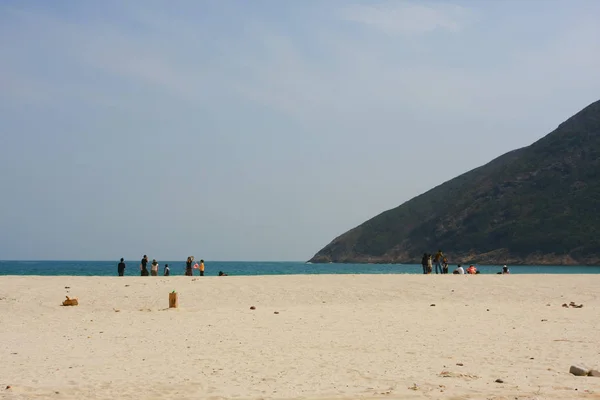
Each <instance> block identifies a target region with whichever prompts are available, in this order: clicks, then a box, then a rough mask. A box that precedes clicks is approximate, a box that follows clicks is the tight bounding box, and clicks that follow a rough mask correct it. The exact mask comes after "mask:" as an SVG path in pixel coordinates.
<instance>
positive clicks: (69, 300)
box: [62, 296, 79, 306]
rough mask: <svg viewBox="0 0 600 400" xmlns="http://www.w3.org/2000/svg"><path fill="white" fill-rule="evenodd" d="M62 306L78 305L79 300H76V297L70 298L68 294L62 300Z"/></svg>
mask: <svg viewBox="0 0 600 400" xmlns="http://www.w3.org/2000/svg"><path fill="white" fill-rule="evenodd" d="M62 305H63V306H76V305H79V302H78V301H77V299H76V298H75V299H72V298H70V297H69V296H67V299H66V300H65V301H63V303H62Z"/></svg>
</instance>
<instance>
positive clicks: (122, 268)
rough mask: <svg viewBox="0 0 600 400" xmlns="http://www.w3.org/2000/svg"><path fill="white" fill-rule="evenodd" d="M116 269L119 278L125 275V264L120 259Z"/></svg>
mask: <svg viewBox="0 0 600 400" xmlns="http://www.w3.org/2000/svg"><path fill="white" fill-rule="evenodd" d="M117 269H118V271H119V276H123V275H124V274H125V263H124V262H123V259H122V258H121V262H120V263H119V265H118V266H117Z"/></svg>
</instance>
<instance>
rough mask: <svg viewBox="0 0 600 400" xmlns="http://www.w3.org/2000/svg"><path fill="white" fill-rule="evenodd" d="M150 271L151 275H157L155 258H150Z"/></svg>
mask: <svg viewBox="0 0 600 400" xmlns="http://www.w3.org/2000/svg"><path fill="white" fill-rule="evenodd" d="M150 273H151V274H152V276H158V263H157V262H156V260H152V266H151V267H150Z"/></svg>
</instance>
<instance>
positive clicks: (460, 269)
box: [454, 264, 465, 275]
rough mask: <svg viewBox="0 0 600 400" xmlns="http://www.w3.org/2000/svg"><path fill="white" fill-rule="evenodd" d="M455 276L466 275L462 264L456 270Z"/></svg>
mask: <svg viewBox="0 0 600 400" xmlns="http://www.w3.org/2000/svg"><path fill="white" fill-rule="evenodd" d="M454 274H459V275H464V274H465V269H464V268H463V267H462V266H461V265H460V264H458V268H456V269H455V270H454Z"/></svg>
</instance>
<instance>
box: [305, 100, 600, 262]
mask: <svg viewBox="0 0 600 400" xmlns="http://www.w3.org/2000/svg"><path fill="white" fill-rule="evenodd" d="M437 249H442V250H443V251H444V252H445V253H446V254H447V255H448V256H449V258H450V261H451V262H452V263H457V262H462V263H467V262H476V263H480V264H513V265H514V264H538V265H544V264H552V265H568V264H580V265H581V264H600V101H597V102H595V103H593V104H591V105H589V106H588V107H586V108H585V109H583V110H582V111H580V112H579V113H577V114H576V115H574V116H573V117H571V118H569V119H568V120H567V121H565V122H563V123H562V124H560V125H559V127H558V128H557V129H556V130H554V131H553V132H552V133H550V134H548V135H547V136H545V137H544V138H542V139H540V140H539V141H537V142H535V143H533V144H532V145H530V146H528V147H524V148H522V149H518V150H514V151H512V152H509V153H506V154H504V155H502V156H500V157H498V158H496V159H495V160H493V161H491V162H490V163H488V164H486V165H483V166H481V167H479V168H476V169H474V170H472V171H469V172H467V173H465V174H463V175H460V176H458V177H456V178H454V179H452V180H450V181H448V182H445V183H444V184H442V185H440V186H438V187H435V188H433V189H431V190H430V191H428V192H426V193H424V194H422V195H420V196H417V197H415V198H413V199H411V200H409V201H407V202H406V203H404V204H402V205H400V206H399V207H397V208H394V209H392V210H388V211H385V212H383V213H382V214H380V215H378V216H376V217H374V218H372V219H370V220H368V221H366V222H365V223H363V224H362V225H360V226H358V227H356V228H354V229H352V230H350V231H348V232H346V233H344V234H343V235H341V236H339V237H338V238H336V239H334V240H333V241H332V242H331V243H330V244H328V245H327V246H326V247H325V248H323V249H322V250H321V251H319V252H318V253H317V254H316V255H315V256H314V257H313V258H312V259H311V260H310V261H311V262H313V263H319V262H341V263H343V262H374V263H380V262H385V263H420V259H421V256H422V254H423V253H424V252H428V253H433V252H435V251H436V250H437Z"/></svg>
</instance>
